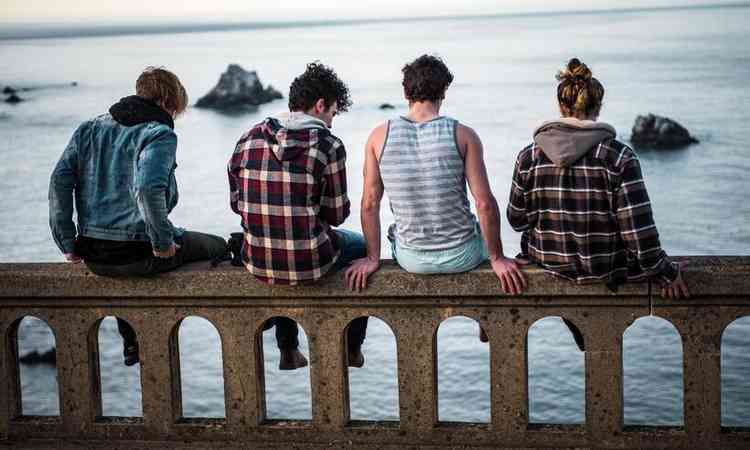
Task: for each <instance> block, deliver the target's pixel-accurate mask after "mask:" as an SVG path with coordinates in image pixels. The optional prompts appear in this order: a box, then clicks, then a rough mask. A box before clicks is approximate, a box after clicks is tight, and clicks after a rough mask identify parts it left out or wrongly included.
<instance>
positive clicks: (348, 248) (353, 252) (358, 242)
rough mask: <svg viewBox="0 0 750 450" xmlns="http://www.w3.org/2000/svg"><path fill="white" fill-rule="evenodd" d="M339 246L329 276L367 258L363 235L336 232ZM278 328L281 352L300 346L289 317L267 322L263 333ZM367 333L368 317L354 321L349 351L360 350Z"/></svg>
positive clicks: (297, 331)
mask: <svg viewBox="0 0 750 450" xmlns="http://www.w3.org/2000/svg"><path fill="white" fill-rule="evenodd" d="M334 232H335V233H336V238H337V245H338V248H339V251H340V254H339V259H338V260H337V261H336V264H335V265H334V266H333V269H331V271H330V272H328V273H329V274H333V273H336V272H338V271H340V270H343V269H345V268H346V267H348V266H349V264H351V263H352V261H354V260H355V259H359V258H364V257H365V256H367V246H366V244H365V238H364V236H362V235H361V234H359V233H357V232H354V231H349V230H334ZM273 326H276V343H277V344H278V346H279V349H281V350H291V349H295V348H297V347H298V346H299V340H298V338H297V336H298V335H299V329H298V327H297V322H295V321H293V320H292V319H289V318H287V317H274V318H272V319H270V320H269V321H267V322H266V324H265V326H264V327H263V331H265V330H268V329H270V328H271V327H273ZM366 333H367V317H359V318H357V319H354V320H352V322H351V324H349V328H348V330H347V334H346V341H347V347H348V350H349V351H355V350H358V349H359V348H360V347H361V346H362V343H363V342H364V341H365V335H366Z"/></svg>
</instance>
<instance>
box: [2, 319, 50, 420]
mask: <svg viewBox="0 0 750 450" xmlns="http://www.w3.org/2000/svg"><path fill="white" fill-rule="evenodd" d="M6 342H7V343H8V346H9V347H10V348H9V349H8V350H9V351H8V353H7V354H8V356H9V358H8V359H9V361H8V363H7V364H8V367H10V369H11V370H10V377H11V380H9V381H10V384H11V386H16V392H13V393H12V394H11V395H12V397H13V399H14V400H15V401H14V402H13V403H14V404H11V405H8V406H10V412H11V415H12V416H16V417H17V416H59V415H60V395H59V388H58V384H57V349H56V341H55V334H54V332H53V331H52V329H51V328H50V327H49V325H48V324H47V322H45V321H44V320H42V319H39V318H37V317H34V316H25V317H22V318H20V319H18V320H16V321H15V322H14V323H13V324H11V326H10V328H9V330H8V339H7V341H6ZM2 382H7V381H6V380H2ZM3 407H7V406H5V405H3Z"/></svg>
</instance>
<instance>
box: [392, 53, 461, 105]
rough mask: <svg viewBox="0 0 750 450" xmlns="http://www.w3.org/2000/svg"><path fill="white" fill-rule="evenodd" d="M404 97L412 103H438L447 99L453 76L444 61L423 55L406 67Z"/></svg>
mask: <svg viewBox="0 0 750 450" xmlns="http://www.w3.org/2000/svg"><path fill="white" fill-rule="evenodd" d="M401 72H402V73H403V74H404V81H403V83H402V85H403V86H404V95H406V99H407V100H409V101H410V102H424V101H428V102H436V101H438V100H442V99H443V98H445V91H446V90H447V89H448V86H450V84H451V83H452V82H453V74H452V73H451V71H450V70H448V66H446V65H445V63H444V62H443V60H442V59H440V58H438V57H437V56H432V55H422V56H420V57H419V58H417V59H415V60H414V61H412V62H410V63H409V64H407V65H405V66H404V68H403V69H401Z"/></svg>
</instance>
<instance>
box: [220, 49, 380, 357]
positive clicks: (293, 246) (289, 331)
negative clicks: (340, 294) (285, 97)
mask: <svg viewBox="0 0 750 450" xmlns="http://www.w3.org/2000/svg"><path fill="white" fill-rule="evenodd" d="M351 103H352V102H351V100H350V98H349V89H348V88H347V86H346V84H344V82H342V81H341V80H340V79H339V78H338V76H337V75H336V73H335V72H334V71H333V70H332V69H331V68H329V67H326V66H324V65H322V64H320V63H317V62H315V63H311V64H308V65H307V70H305V72H304V73H303V74H302V75H300V76H298V77H297V78H295V80H294V81H293V82H292V85H291V87H290V89H289V111H290V112H289V113H283V114H280V115H278V116H276V117H269V118H267V119H265V120H263V121H262V122H261V123H259V124H257V125H255V126H254V127H253V128H252V129H250V130H249V131H248V132H246V133H245V134H244V135H242V137H241V138H240V140H239V142H237V146H236V148H235V150H234V154H233V155H232V158H231V160H230V161H229V167H228V172H229V187H230V202H231V207H232V210H233V211H234V212H235V213H236V214H239V215H240V216H241V217H242V228H243V230H244V234H245V239H244V242H243V245H242V259H243V262H244V263H245V266H246V267H247V269H248V270H249V271H250V273H252V274H253V275H255V277H256V278H258V279H259V280H261V281H263V282H266V283H270V284H282V285H297V284H300V283H311V282H315V281H317V280H319V279H321V278H323V277H324V276H325V275H326V274H328V273H331V272H333V271H337V270H340V269H343V268H344V267H346V266H348V265H349V263H350V262H351V261H353V260H355V259H358V258H362V257H363V256H365V254H366V248H365V241H364V237H363V236H362V235H361V234H359V233H355V232H352V231H347V230H342V229H334V228H333V227H337V226H339V225H341V224H343V223H344V221H345V220H346V218H347V217H348V216H349V209H350V202H349V198H348V196H347V191H346V150H345V148H344V144H343V143H342V142H341V140H340V139H339V138H338V137H336V136H334V135H333V134H332V133H331V130H330V128H331V126H332V123H333V118H334V117H335V116H336V115H337V114H339V113H342V112H346V111H347V110H348V108H349V107H350V106H351ZM273 325H275V326H276V338H277V342H278V345H279V349H280V350H281V362H280V364H279V368H280V369H282V370H286V369H296V368H299V367H304V366H306V365H307V360H306V359H305V357H304V356H303V355H302V353H300V351H299V350H298V345H299V343H298V341H297V333H298V331H297V324H296V323H295V322H294V321H293V320H291V319H288V318H280V317H279V318H274V319H272V320H271V321H269V322H268V323H267V325H266V326H267V328H270V327H271V326H273ZM366 328H367V318H366V317H363V318H358V319H355V320H354V321H352V323H351V324H350V325H349V327H348V332H347V342H348V362H349V365H350V366H353V367H362V365H363V364H364V356H363V355H362V352H361V346H362V343H363V342H364V339H365V331H366Z"/></svg>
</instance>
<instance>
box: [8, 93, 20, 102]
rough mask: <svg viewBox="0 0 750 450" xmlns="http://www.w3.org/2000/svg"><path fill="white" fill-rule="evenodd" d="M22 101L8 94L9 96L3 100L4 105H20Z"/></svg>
mask: <svg viewBox="0 0 750 450" xmlns="http://www.w3.org/2000/svg"><path fill="white" fill-rule="evenodd" d="M22 101H23V99H22V98H21V97H19V96H18V95H16V94H10V96H9V97H8V98H6V99H5V103H21V102H22Z"/></svg>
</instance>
